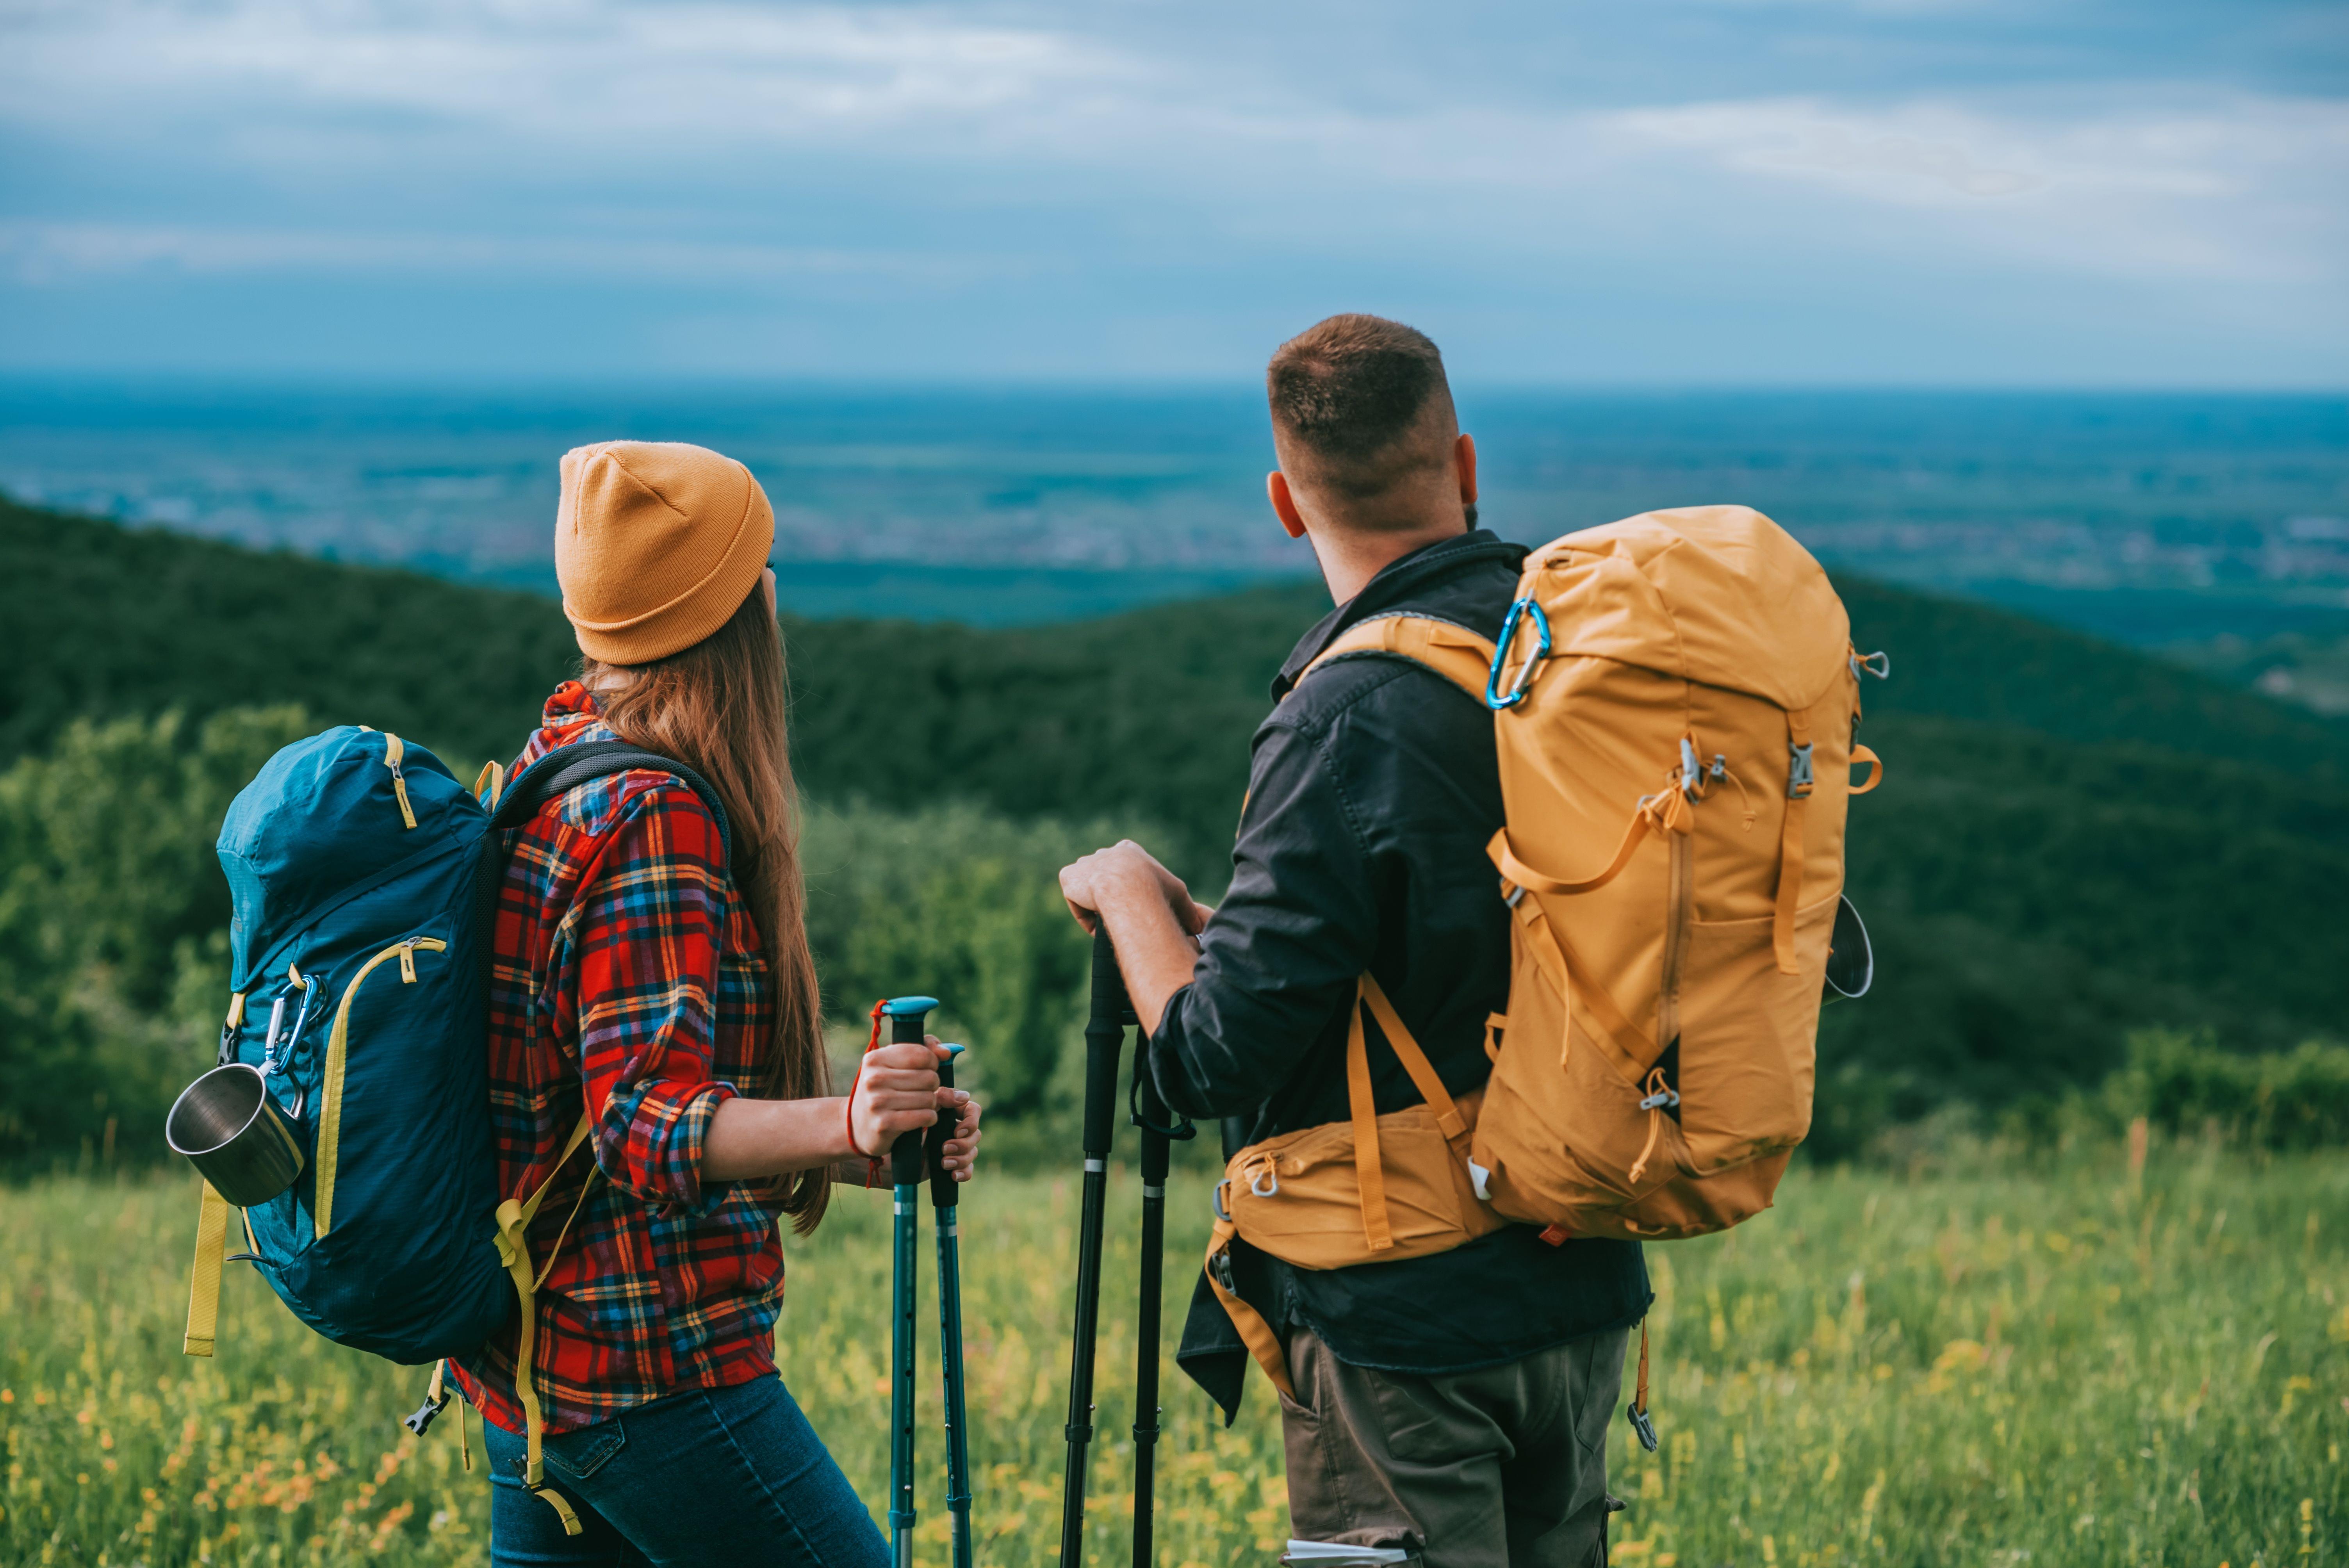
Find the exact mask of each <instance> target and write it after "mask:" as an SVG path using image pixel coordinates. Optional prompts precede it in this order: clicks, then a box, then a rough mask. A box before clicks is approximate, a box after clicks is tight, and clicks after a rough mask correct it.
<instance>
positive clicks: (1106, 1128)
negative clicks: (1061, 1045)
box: [1084, 915, 1128, 1160]
mask: <svg viewBox="0 0 2349 1568" xmlns="http://www.w3.org/2000/svg"><path fill="white" fill-rule="evenodd" d="M1093 919H1094V926H1093V986H1092V1010H1091V1012H1090V1014H1089V1015H1088V1016H1087V1017H1086V1019H1085V1121H1084V1140H1085V1153H1086V1155H1087V1156H1088V1157H1089V1158H1097V1159H1104V1160H1105V1159H1107V1158H1108V1157H1109V1145H1110V1138H1111V1136H1112V1129H1113V1128H1114V1127H1115V1125H1116V1120H1117V1058H1118V1054H1119V1052H1120V1050H1121V1049H1122V1048H1123V1047H1124V1045H1125V1017H1126V1013H1127V1011H1128V1004H1127V1002H1126V995H1125V976H1124V975H1121V974H1120V973H1118V967H1117V946H1116V944H1114V943H1112V942H1111V941H1110V939H1109V925H1108V923H1107V922H1105V921H1103V920H1102V919H1101V917H1100V916H1099V915H1095V916H1094V917H1093Z"/></svg>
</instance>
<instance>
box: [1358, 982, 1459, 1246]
mask: <svg viewBox="0 0 2349 1568" xmlns="http://www.w3.org/2000/svg"><path fill="white" fill-rule="evenodd" d="M1365 1007H1368V1008H1369V1009H1370V1011H1371V1016H1372V1017H1374V1018H1376V1019H1377V1020H1378V1021H1379V1031H1380V1032H1381V1034H1383V1035H1385V1036H1386V1037H1387V1044H1388V1046H1389V1047H1392V1049H1393V1051H1394V1054H1395V1059H1396V1060H1398V1061H1400V1062H1402V1070H1403V1071H1405V1072H1407V1073H1409V1074H1410V1075H1411V1081H1412V1082H1413V1084H1415V1085H1417V1086H1418V1088H1419V1093H1420V1098H1421V1099H1424V1100H1426V1101H1427V1105H1428V1109H1431V1110H1433V1111H1434V1112H1435V1124H1436V1126H1437V1127H1439V1128H1441V1129H1442V1130H1443V1132H1444V1141H1446V1142H1447V1143H1449V1144H1451V1145H1452V1147H1453V1150H1454V1152H1455V1153H1459V1154H1465V1153H1466V1152H1467V1149H1466V1143H1467V1138H1468V1119H1467V1118H1466V1117H1464V1116H1462V1115H1461V1114H1460V1107H1459V1106H1458V1104H1456V1103H1455V1102H1454V1100H1453V1098H1452V1095H1451V1091H1449V1090H1448V1089H1446V1088H1444V1080H1443V1078H1439V1077H1437V1076H1436V1071H1435V1068H1434V1067H1433V1064H1431V1063H1430V1062H1429V1061H1428V1059H1427V1053H1426V1052H1424V1051H1423V1050H1421V1049H1420V1048H1419V1042H1418V1041H1417V1040H1415V1039H1413V1038H1412V1036H1411V1030H1410V1029H1409V1028H1408V1027H1406V1026H1404V1024H1403V1021H1402V1015H1401V1014H1399V1013H1397V1012H1396V1011H1395V1010H1394V1004H1393V1003H1392V1002H1390V1001H1388V1000H1387V994H1386V993H1385V992H1384V991H1383V990H1381V989H1380V987H1379V983H1378V982H1377V981H1376V980H1374V979H1372V978H1371V974H1370V971H1369V970H1367V969H1366V970H1364V971H1363V972H1362V974H1361V978H1359V979H1357V980H1356V981H1355V982H1354V1006H1353V1007H1352V1009H1351V1011H1350V1015H1349V1016H1348V1018H1347V1020H1346V1103H1347V1108H1348V1109H1349V1110H1350V1111H1351V1112H1352V1116H1353V1122H1354V1180H1355V1184H1356V1186H1357V1187H1359V1188H1360V1189H1361V1206H1362V1236H1363V1239H1364V1240H1366V1241H1367V1242H1369V1243H1370V1247H1371V1251H1372V1252H1374V1253H1382V1252H1384V1251H1386V1250H1387V1249H1388V1248H1389V1247H1392V1246H1393V1245H1394V1232H1393V1228H1392V1224H1391V1223H1390V1222H1389V1220H1388V1217H1387V1176H1386V1166H1385V1165H1384V1163H1383V1162H1382V1161H1381V1160H1380V1158H1379V1108H1378V1101H1377V1099H1376V1098H1375V1097H1374V1096H1373V1095H1372V1094H1371V1053H1370V1048H1369V1046H1368V1044H1367V1043H1366V1041H1365V1037H1364V1033H1363V1029H1362V1009H1363V1008H1365Z"/></svg>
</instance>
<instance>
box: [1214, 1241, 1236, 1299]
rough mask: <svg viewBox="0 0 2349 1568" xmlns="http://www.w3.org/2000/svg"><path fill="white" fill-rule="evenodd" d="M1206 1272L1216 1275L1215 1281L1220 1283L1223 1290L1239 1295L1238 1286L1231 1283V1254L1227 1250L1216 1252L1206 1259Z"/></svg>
mask: <svg viewBox="0 0 2349 1568" xmlns="http://www.w3.org/2000/svg"><path fill="white" fill-rule="evenodd" d="M1207 1272H1208V1273H1209V1274H1214V1275H1215V1276H1216V1284H1219V1285H1222V1286H1223V1287H1224V1289H1225V1290H1226V1291H1228V1292H1230V1293H1231V1294H1232V1295H1239V1293H1240V1287H1239V1286H1237V1285H1236V1284H1233V1283H1232V1254H1231V1253H1230V1252H1229V1251H1228V1250H1226V1251H1224V1252H1220V1253H1215V1254H1213V1255H1212V1256H1210V1257H1209V1258H1208V1259H1207Z"/></svg>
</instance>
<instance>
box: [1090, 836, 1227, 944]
mask: <svg viewBox="0 0 2349 1568" xmlns="http://www.w3.org/2000/svg"><path fill="white" fill-rule="evenodd" d="M1061 897H1062V898H1063V899H1065V900H1067V901H1068V905H1069V913H1071V914H1072V915H1074V916H1076V917H1077V923H1078V924H1079V925H1081V926H1083V927H1084V928H1085V931H1086V933H1087V934H1091V933H1092V929H1093V923H1094V921H1095V919H1096V918H1097V917H1098V915H1099V913H1100V911H1101V908H1102V903H1104V902H1105V901H1118V900H1130V901H1133V902H1137V903H1139V902H1146V901H1148V900H1150V899H1152V898H1157V899H1160V900H1163V901H1164V903H1165V905H1166V908H1167V911H1168V912H1169V913H1172V914H1173V915H1174V922H1175V923H1176V924H1177V925H1180V926H1181V927H1182V928H1183V934H1185V936H1196V935H1198V934H1199V933H1201V932H1202V931H1205V930H1206V928H1207V917H1208V916H1209V915H1210V914H1212V913H1215V912H1214V911H1213V910H1211V909H1208V908H1207V907H1206V905H1204V904H1200V903H1193V902H1192V900H1191V890H1190V889H1189V888H1187V887H1185V886H1184V885H1183V879H1182V878H1181V877H1178V876H1176V875H1175V874H1174V872H1170V871H1168V870H1167V869H1166V868H1165V867H1164V866H1162V865H1160V864H1159V863H1158V862H1157V861H1156V860H1154V859H1153V858H1152V856H1151V853H1150V851H1147V850H1145V849H1143V847H1142V846H1141V845H1140V844H1137V843H1135V842H1134V841H1133V840H1132V839H1121V840H1119V841H1117V842H1116V843H1114V844H1112V845H1111V846H1110V847H1109V848H1108V849H1105V850H1095V851H1093V852H1092V854H1089V855H1087V856H1086V857H1085V858H1084V859H1082V860H1081V861H1073V862H1071V864H1069V865H1065V866H1062V867H1061Z"/></svg>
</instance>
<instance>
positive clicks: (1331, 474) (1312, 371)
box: [1264, 315, 1457, 499]
mask: <svg viewBox="0 0 2349 1568" xmlns="http://www.w3.org/2000/svg"><path fill="white" fill-rule="evenodd" d="M1264 378H1265V393H1266V396H1267V397H1268V399H1269V400H1270V402H1271V404H1272V424H1273V429H1274V431H1275V433H1276V434H1277V435H1278V437H1279V438H1280V441H1281V445H1282V446H1283V448H1284V449H1288V451H1289V452H1291V453H1294V454H1296V455H1299V456H1301V457H1303V458H1304V459H1305V460H1306V464H1307V465H1308V467H1309V470H1310V471H1309V472H1308V473H1307V474H1304V475H1301V476H1297V477H1301V478H1304V479H1306V480H1308V481H1309V482H1311V483H1315V484H1319V485H1326V486H1328V487H1330V489H1333V490H1337V491H1339V492H1340V494H1343V495H1346V496H1349V497H1352V498H1355V499H1361V498H1366V497H1370V496H1374V495H1377V494H1379V493H1380V492H1381V491H1382V490H1386V489H1388V488H1389V487H1390V486H1392V485H1393V484H1394V483H1395V481H1396V480H1400V479H1402V478H1403V477H1404V476H1405V475H1406V474H1408V473H1409V472H1411V471H1412V470H1413V469H1420V468H1423V467H1427V466H1431V465H1440V464H1442V463H1443V462H1444V461H1445V460H1446V452H1447V451H1448V450H1449V445H1450V441H1451V438H1452V437H1453V436H1454V435H1455V434H1456V433H1457V432H1456V430H1454V429H1453V428H1450V427H1451V426H1452V425H1453V423H1454V418H1453V416H1452V411H1451V410H1452V388H1451V386H1450V384H1449V383H1448V382H1446V381H1445V380H1444V356H1443V354H1442V353H1441V352H1440V351H1439V350H1438V349H1437V348H1436V346H1435V345H1434V344H1433V342H1431V341H1430V340H1429V339H1428V336H1427V335H1426V334H1425V333H1423V332H1417V331H1414V330H1413V329H1412V328H1411V327H1408V326H1405V325H1402V323H1401V322H1399V321H1389V320H1387V319H1386V318H1385V317H1383V316H1376V315H1333V316H1331V317H1330V318H1329V319H1328V320H1327V321H1323V322H1319V323H1317V324H1315V325H1312V326H1309V327H1308V328H1306V329H1305V330H1304V331H1303V332H1300V333H1299V334H1298V335H1296V336H1295V337H1292V338H1290V339H1289V340H1288V342H1287V343H1284V344H1282V345H1281V346H1279V347H1278V349H1276V350H1275V351H1274V352H1273V356H1272V363H1271V364H1270V365H1268V366H1266V367H1265V377H1264ZM1439 409H1440V412H1441V413H1442V415H1443V416H1444V418H1442V419H1441V420H1440V421H1439V422H1440V423H1442V424H1443V425H1444V427H1445V428H1444V429H1443V430H1440V431H1433V430H1423V421H1425V420H1426V418H1427V417H1428V416H1429V414H1430V413H1431V412H1432V411H1436V410H1439ZM1414 435H1423V436H1424V438H1423V439H1420V440H1407V439H1406V438H1408V437H1412V436H1414Z"/></svg>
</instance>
